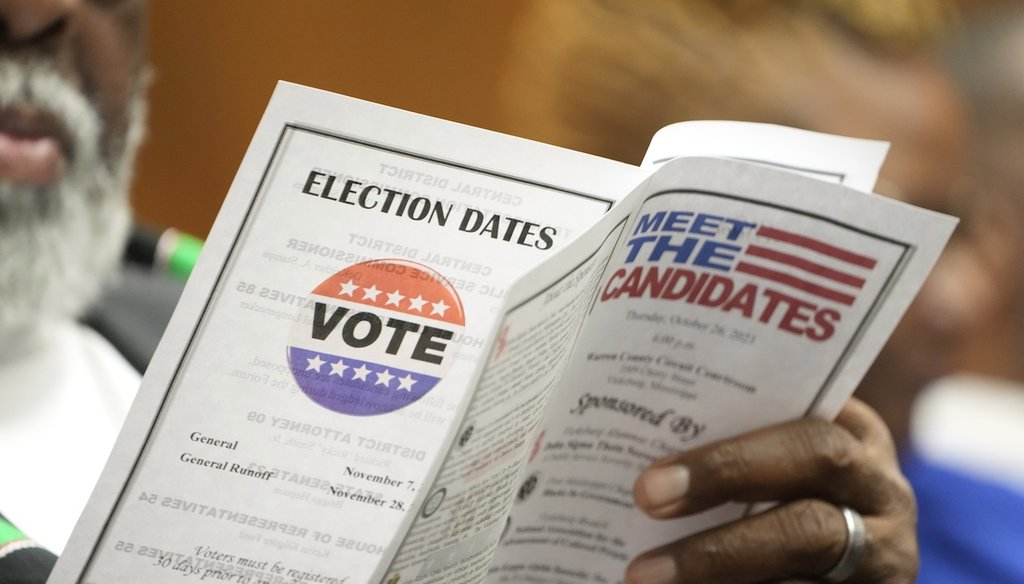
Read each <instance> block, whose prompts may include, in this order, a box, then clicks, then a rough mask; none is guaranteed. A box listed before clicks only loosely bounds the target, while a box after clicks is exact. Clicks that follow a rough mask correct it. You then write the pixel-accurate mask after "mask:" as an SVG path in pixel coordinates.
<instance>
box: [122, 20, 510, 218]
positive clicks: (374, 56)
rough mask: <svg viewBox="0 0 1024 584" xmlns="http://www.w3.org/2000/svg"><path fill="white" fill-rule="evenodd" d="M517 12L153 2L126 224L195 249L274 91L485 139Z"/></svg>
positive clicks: (493, 125) (493, 123)
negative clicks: (131, 216) (166, 230)
mask: <svg viewBox="0 0 1024 584" xmlns="http://www.w3.org/2000/svg"><path fill="white" fill-rule="evenodd" d="M516 4H517V0H487V1H486V2H476V1H473V0H428V1H417V0H247V1H244V2H243V1H232V0H154V1H153V2H152V4H151V6H152V10H151V15H150V54H151V58H152V61H153V63H154V67H155V71H156V75H155V78H154V84H153V86H152V88H151V91H150V98H151V99H150V124H149V127H150V133H149V138H148V140H147V143H146V145H145V146H144V147H143V151H142V153H141V159H140V165H139V171H138V173H137V176H136V182H135V187H134V193H135V195H134V204H135V207H136V214H137V216H138V217H139V219H140V220H141V221H142V222H144V223H148V224H152V225H155V226H173V227H176V228H178V229H182V230H185V231H188V232H190V233H194V234H196V235H199V236H205V235H206V234H207V232H208V230H209V227H210V225H211V223H212V222H213V218H214V216H215V215H216V212H217V209H219V207H220V203H221V201H222V200H223V197H224V194H225V193H226V192H227V188H228V185H229V184H230V182H231V179H232V178H233V177H234V173H235V170H236V169H237V167H238V163H239V162H240V161H241V157H242V154H243V153H244V151H245V148H246V146H247V145H248V142H249V139H250V137H251V135H252V131H253V130H254V129H255V127H256V124H257V122H258V121H259V118H260V115H261V114H262V112H263V109H264V107H265V106H266V103H267V99H268V98H269V96H270V93H271V91H272V90H273V87H274V84H275V82H276V81H277V80H278V79H284V80H288V81H294V82H297V83H303V84H307V85H312V86H316V87H320V88H323V89H328V90H331V91H336V92H339V93H344V94H347V95H351V96H354V97H359V98H363V99H368V100H371V101H377V102H380V103H384V104H387V105H392V106H396V107H401V108H405V109H410V110H414V111H418V112H421V113H426V114H429V115H435V116H439V117H444V118H448V119H452V120H456V121H460V122H464V123H469V124H473V125H477V126H483V127H488V128H494V129H500V128H496V125H497V124H498V121H497V120H496V117H495V116H496V103H495V99H494V95H495V91H496V89H495V79H496V75H497V72H498V69H499V67H500V60H501V56H502V50H503V48H504V43H505V40H506V38H507V31H508V23H509V22H510V21H511V19H512V18H514V16H515V13H516Z"/></svg>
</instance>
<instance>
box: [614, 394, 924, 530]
mask: <svg viewBox="0 0 1024 584" xmlns="http://www.w3.org/2000/svg"><path fill="white" fill-rule="evenodd" d="M858 407H859V406H858ZM864 407H866V406H864ZM862 413H863V412H861V411H859V410H856V409H855V410H854V411H853V412H852V414H851V415H852V421H849V420H847V421H848V422H849V424H850V425H851V426H853V427H852V428H851V429H847V428H846V427H844V426H842V425H840V424H836V423H831V422H826V421H824V420H820V419H813V418H808V419H803V420H797V421H794V422H789V423H786V424H781V425H778V426H772V427H769V428H765V429H763V430H758V431H755V432H751V433H748V434H744V435H741V436H738V437H735V438H732V439H727V440H722V441H720V442H716V443H714V444H709V445H707V446H704V447H701V448H698V449H695V450H692V451H688V452H682V453H678V454H675V455H672V456H669V457H667V458H664V459H661V460H659V461H658V462H656V463H655V464H654V465H652V467H650V468H648V469H647V470H645V471H644V472H643V473H642V474H641V475H640V478H639V479H638V480H637V482H636V486H635V489H634V495H635V498H636V501H637V504H638V505H639V506H640V507H641V508H642V509H643V510H644V511H646V512H647V513H648V514H649V515H652V516H654V517H660V518H666V517H677V516H680V515H689V514H691V513H696V512H698V511H702V510H704V509H708V508H710V507H714V506H716V505H719V504H721V503H725V502H728V501H738V502H751V503H752V502H758V501H778V500H782V501H787V500H796V499H804V498H817V499H824V500H827V501H830V502H833V503H838V504H843V505H848V506H850V507H852V508H854V509H858V510H860V511H861V512H862V513H867V514H875V513H882V512H884V511H885V510H888V509H891V508H892V507H893V506H895V505H905V504H907V503H908V499H910V500H912V495H911V494H910V493H909V488H908V487H907V486H906V484H905V481H902V480H901V479H902V475H901V474H900V472H899V466H898V463H897V461H896V459H895V457H894V456H890V455H889V454H886V453H879V452H877V451H876V450H875V449H874V448H867V447H865V445H864V444H862V443H861V442H860V440H858V438H857V437H856V436H855V435H854V433H853V432H858V433H861V432H862V431H864V430H865V428H866V427H867V426H865V425H864V424H865V423H866V424H870V423H871V422H864V418H863V416H862V415H861V414H862ZM851 430H852V431H851Z"/></svg>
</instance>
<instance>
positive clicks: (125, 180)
mask: <svg viewBox="0 0 1024 584" xmlns="http://www.w3.org/2000/svg"><path fill="white" fill-rule="evenodd" d="M140 77H141V76H140ZM138 85H139V86H140V87H139V90H138V91H136V92H135V93H136V96H135V97H134V98H133V99H132V102H131V106H130V112H129V123H128V131H127V133H126V136H124V137H123V138H120V139H116V140H115V141H114V148H113V150H114V154H112V155H110V156H104V154H103V146H102V144H103V132H104V126H103V120H102V118H101V116H100V115H99V113H98V111H97V109H96V107H95V106H94V105H93V104H92V103H90V102H89V100H88V99H86V98H85V97H84V96H83V95H82V94H81V93H79V92H78V91H77V90H76V89H75V88H74V87H73V86H72V85H70V84H69V83H67V81H65V80H64V78H63V77H62V76H61V75H60V74H59V73H58V72H57V71H56V70H55V69H54V68H53V67H52V66H49V65H48V64H45V63H42V62H30V63H25V62H22V61H14V60H11V59H6V58H0V107H10V106H12V105H16V104H25V105H32V106H35V107H39V108H41V109H43V110H46V111H49V112H51V113H52V114H53V115H55V116H57V118H58V119H60V120H61V122H62V123H63V124H64V125H65V127H66V128H67V131H68V132H69V133H70V136H71V140H72V153H71V159H70V160H68V161H67V164H66V166H65V171H64V174H63V176H62V177H61V178H60V180H59V181H57V182H56V183H54V184H51V185H48V186H45V187H34V186H26V185H23V184H13V183H11V182H10V181H0V336H7V335H9V334H11V333H18V332H19V331H25V330H27V329H30V328H33V327H35V326H37V325H38V324H40V323H43V322H46V321H48V320H56V319H68V318H74V317H77V316H78V315H80V314H81V312H82V311H83V310H85V308H86V307H88V306H89V304H90V303H92V302H93V301H94V300H95V299H96V297H97V296H98V295H99V293H100V292H101V291H102V289H103V286H104V285H105V284H106V283H108V282H109V281H110V280H111V278H112V277H113V275H114V273H115V272H116V270H117V267H118V265H119V263H120V260H121V256H122V253H123V250H124V243H125V238H126V236H127V233H128V229H129V226H130V223H131V211H130V206H129V203H128V186H129V182H130V179H131V169H132V165H133V163H134V158H135V153H136V151H137V149H138V144H139V143H140V142H141V138H142V133H143V117H144V103H143V99H142V92H141V85H142V82H141V79H140V82H139V83H138ZM115 138H117V137H115Z"/></svg>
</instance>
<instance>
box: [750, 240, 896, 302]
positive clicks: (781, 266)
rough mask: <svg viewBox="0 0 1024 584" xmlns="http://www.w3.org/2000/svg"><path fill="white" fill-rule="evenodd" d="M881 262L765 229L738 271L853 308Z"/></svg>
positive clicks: (751, 245) (821, 243)
mask: <svg viewBox="0 0 1024 584" xmlns="http://www.w3.org/2000/svg"><path fill="white" fill-rule="evenodd" d="M877 263H878V261H877V260H876V259H875V258H871V257H868V256H865V255H862V254H859V253H855V252H852V251H850V250H847V249H843V248H841V247H837V246H835V245H832V244H830V243H826V242H824V241H821V240H818V239H814V238H811V237H807V236H806V235H801V234H799V233H793V232H791V231H784V230H782V229H776V228H774V227H766V226H761V227H759V228H758V229H757V243H752V244H750V245H748V246H747V250H746V253H745V257H744V258H743V259H741V260H740V261H739V262H738V263H737V264H736V267H735V270H736V271H737V272H741V273H744V274H747V275H750V276H753V277H755V278H761V279H764V280H770V281H772V282H775V283H777V284H782V285H784V286H788V287H790V288H795V289H797V290H800V291H802V292H805V293H807V294H811V295H814V296H817V297H819V298H824V299H825V300H830V301H832V302H836V303H839V304H844V305H846V306H850V305H852V304H853V302H854V301H855V300H856V299H857V294H858V293H859V292H860V290H861V289H862V288H863V287H864V284H865V282H866V279H867V277H868V276H869V275H870V274H871V271H872V270H873V269H874V268H875V265H876V264H877Z"/></svg>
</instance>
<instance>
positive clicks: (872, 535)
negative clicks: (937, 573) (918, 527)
mask: <svg viewBox="0 0 1024 584" xmlns="http://www.w3.org/2000/svg"><path fill="white" fill-rule="evenodd" d="M864 560H865V561H864V562H863V564H862V565H863V567H862V572H861V574H859V576H860V577H859V578H858V580H863V581H869V582H887V583H888V582H892V583H900V584H902V583H905V582H913V581H914V579H915V577H916V575H917V572H918V569H919V564H920V560H919V556H918V548H917V538H916V536H915V533H914V530H913V529H912V528H910V529H907V528H906V526H905V525H902V524H900V523H896V524H894V523H893V522H892V521H880V522H872V523H871V524H869V526H868V549H867V554H866V556H865V558H864Z"/></svg>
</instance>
